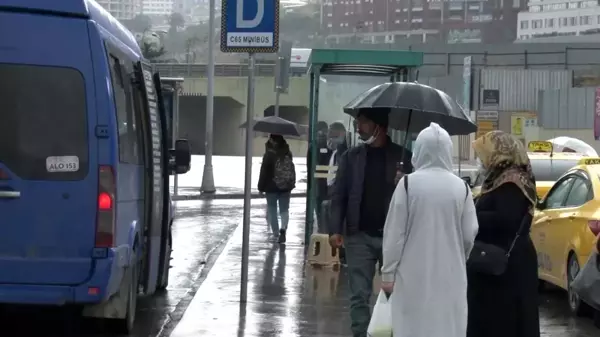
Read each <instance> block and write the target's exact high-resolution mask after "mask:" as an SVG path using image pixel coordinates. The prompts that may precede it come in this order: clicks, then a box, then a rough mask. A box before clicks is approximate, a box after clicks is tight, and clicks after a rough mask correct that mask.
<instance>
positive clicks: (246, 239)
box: [240, 53, 254, 303]
mask: <svg viewBox="0 0 600 337" xmlns="http://www.w3.org/2000/svg"><path fill="white" fill-rule="evenodd" d="M253 120H254V53H249V55H248V99H247V103H246V125H247V128H246V167H245V170H246V171H245V173H246V175H245V179H244V218H243V221H242V279H241V287H240V302H241V303H246V300H247V299H248V256H249V254H250V207H251V195H250V194H251V189H252V140H253V137H254V132H253V131H252V127H253V126H254V123H253Z"/></svg>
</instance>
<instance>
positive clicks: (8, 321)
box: [0, 200, 243, 337]
mask: <svg viewBox="0 0 600 337" xmlns="http://www.w3.org/2000/svg"><path fill="white" fill-rule="evenodd" d="M242 206H243V203H242V201H241V200H212V201H179V202H177V203H176V207H177V209H176V221H175V222H174V224H173V242H174V250H173V254H172V257H173V259H172V261H171V266H172V268H171V270H170V274H169V287H168V288H167V291H166V292H165V293H164V294H157V295H155V296H152V297H147V298H142V299H141V300H140V301H139V304H138V312H137V318H136V330H135V333H134V334H133V335H132V336H136V337H138V336H139V337H147V336H156V335H158V334H159V333H160V332H161V331H164V332H165V333H168V331H170V330H172V328H173V327H174V326H175V324H176V322H177V321H178V320H179V319H180V317H181V315H182V314H183V312H184V311H185V309H186V307H187V305H188V304H189V302H190V300H191V299H192V298H193V297H194V294H195V292H196V290H197V288H198V286H199V285H200V284H201V282H202V280H203V279H204V277H205V276H206V274H207V272H208V270H209V269H210V268H211V267H212V266H213V265H214V261H215V260H216V258H217V257H218V256H219V253H220V251H221V249H222V248H223V247H224V246H225V243H226V242H227V240H228V239H229V238H230V236H231V234H232V233H233V232H234V230H235V229H236V228H237V226H238V225H239V223H240V222H241V219H242V209H243V207H242ZM73 316H74V315H72V314H71V312H70V311H69V310H66V309H65V310H58V309H57V308H15V307H14V306H10V307H4V308H2V309H0V325H1V326H2V329H3V330H4V331H8V329H11V328H12V329H17V330H14V331H19V335H21V336H36V337H40V336H44V337H46V336H61V337H62V336H66V335H73V336H77V337H88V336H89V337H92V336H94V337H96V336H116V335H111V334H109V333H107V332H106V329H105V327H102V326H99V325H98V324H96V323H95V322H92V321H90V320H83V319H73Z"/></svg>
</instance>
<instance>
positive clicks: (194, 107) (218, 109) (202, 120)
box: [179, 96, 245, 156]
mask: <svg viewBox="0 0 600 337" xmlns="http://www.w3.org/2000/svg"><path fill="white" fill-rule="evenodd" d="M243 117H245V114H244V106H243V105H241V104H239V103H238V102H236V101H234V100H233V99H231V98H229V97H221V96H217V97H215V103H214V118H213V122H214V127H213V153H214V154H215V155H222V156H225V155H230V156H231V155H243V154H244V149H245V148H244V139H245V138H244V130H243V129H240V128H239V126H240V125H241V124H242V123H244V120H243V119H242V118H243ZM179 135H180V137H182V138H186V139H188V140H189V142H190V146H191V148H192V153H193V154H204V149H205V135H206V96H183V97H181V98H180V103H179Z"/></svg>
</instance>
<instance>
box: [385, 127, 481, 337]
mask: <svg viewBox="0 0 600 337" xmlns="http://www.w3.org/2000/svg"><path fill="white" fill-rule="evenodd" d="M452 150H453V149H452V139H451V138H450V135H449V134H448V132H446V130H444V129H443V128H442V127H440V126H439V125H438V124H436V123H431V126H429V127H427V128H425V129H424V130H423V131H421V133H419V135H418V136H417V139H416V141H415V144H414V148H413V156H412V164H413V167H414V169H415V172H414V173H411V174H409V175H406V176H404V177H403V178H402V179H401V180H400V182H399V183H398V186H397V187H396V191H395V192H394V196H393V198H392V201H391V203H390V207H389V211H388V214H387V219H386V222H385V228H384V232H383V265H382V268H381V280H382V283H381V288H382V290H383V291H384V292H386V293H387V294H391V305H392V317H393V333H394V337H464V336H465V335H466V333H467V271H466V261H467V257H468V256H469V253H470V251H471V248H472V247H473V241H474V240H475V235H476V234H477V216H476V215H475V205H474V203H473V196H472V195H471V191H470V188H469V186H468V185H467V184H466V183H465V182H464V181H463V180H462V179H460V178H459V177H457V176H456V175H455V174H454V173H453V164H452V153H453V152H452ZM432 303H435V304H434V305H432Z"/></svg>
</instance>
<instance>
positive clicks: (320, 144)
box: [306, 121, 333, 233]
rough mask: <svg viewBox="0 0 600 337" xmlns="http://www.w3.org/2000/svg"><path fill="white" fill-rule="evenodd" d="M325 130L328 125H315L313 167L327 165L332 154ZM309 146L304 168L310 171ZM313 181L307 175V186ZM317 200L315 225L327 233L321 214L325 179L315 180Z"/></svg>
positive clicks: (321, 123)
mask: <svg viewBox="0 0 600 337" xmlns="http://www.w3.org/2000/svg"><path fill="white" fill-rule="evenodd" d="M327 130H328V125H327V123H326V122H324V121H319V122H318V123H317V139H316V148H317V162H316V164H315V165H328V164H329V158H330V157H331V154H332V153H333V150H332V149H330V148H329V147H328V144H327ZM311 148H312V147H311V146H309V147H308V150H307V151H306V152H307V153H306V167H307V170H310V167H311V163H312V155H311ZM312 179H313V176H312V174H308V175H307V180H308V184H309V185H310V183H311V181H312ZM314 187H315V189H316V196H317V200H316V202H315V205H314V207H315V213H316V215H317V224H318V228H319V232H321V233H327V232H326V231H324V230H325V227H324V226H323V224H324V222H325V219H324V216H323V212H322V209H323V207H322V205H323V201H324V200H325V199H327V179H325V178H316V181H315V185H314Z"/></svg>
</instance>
